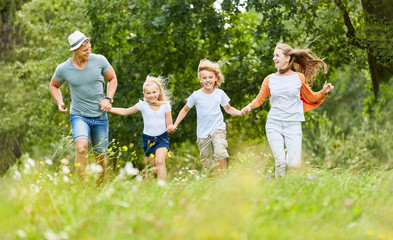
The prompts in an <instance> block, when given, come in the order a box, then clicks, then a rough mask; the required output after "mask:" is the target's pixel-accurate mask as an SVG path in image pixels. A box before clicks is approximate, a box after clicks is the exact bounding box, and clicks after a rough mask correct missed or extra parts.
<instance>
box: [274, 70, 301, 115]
mask: <svg viewBox="0 0 393 240" xmlns="http://www.w3.org/2000/svg"><path fill="white" fill-rule="evenodd" d="M301 87H302V81H301V80H300V78H299V75H298V74H294V75H291V76H277V75H275V74H271V75H269V89H270V95H271V96H270V104H271V108H270V111H269V114H268V118H273V119H277V120H282V121H304V111H303V102H302V100H300V89H301Z"/></svg>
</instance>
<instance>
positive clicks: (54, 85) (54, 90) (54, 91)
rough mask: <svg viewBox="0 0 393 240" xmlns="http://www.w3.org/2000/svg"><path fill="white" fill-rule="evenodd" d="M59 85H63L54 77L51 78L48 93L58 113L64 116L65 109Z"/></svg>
mask: <svg viewBox="0 0 393 240" xmlns="http://www.w3.org/2000/svg"><path fill="white" fill-rule="evenodd" d="M61 85H63V84H62V83H59V82H58V81H56V79H55V77H52V80H51V81H50V84H49V91H50V94H51V95H52V97H53V99H54V100H55V102H56V104H57V106H58V109H59V112H61V113H62V114H66V112H67V108H65V104H64V102H63V96H62V95H61V91H60V87H61Z"/></svg>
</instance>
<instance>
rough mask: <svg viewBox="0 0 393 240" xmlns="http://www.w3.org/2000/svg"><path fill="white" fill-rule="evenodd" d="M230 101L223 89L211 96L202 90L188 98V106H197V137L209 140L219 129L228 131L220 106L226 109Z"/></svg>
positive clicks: (215, 91) (216, 90) (217, 90)
mask: <svg viewBox="0 0 393 240" xmlns="http://www.w3.org/2000/svg"><path fill="white" fill-rule="evenodd" d="M229 101H230V99H229V97H228V96H227V94H226V93H225V92H224V91H223V90H221V89H218V88H216V89H214V91H213V92H212V93H210V94H207V93H204V92H203V91H202V89H199V90H197V91H194V92H193V93H192V94H191V96H190V97H188V98H187V106H188V107H189V108H192V107H193V106H194V105H195V106H196V111H197V137H198V138H207V137H208V136H209V135H212V134H213V133H214V132H215V131H217V130H218V129H223V130H226V125H225V122H224V116H223V115H222V112H221V108H220V105H221V106H223V107H225V106H226V105H228V103H229Z"/></svg>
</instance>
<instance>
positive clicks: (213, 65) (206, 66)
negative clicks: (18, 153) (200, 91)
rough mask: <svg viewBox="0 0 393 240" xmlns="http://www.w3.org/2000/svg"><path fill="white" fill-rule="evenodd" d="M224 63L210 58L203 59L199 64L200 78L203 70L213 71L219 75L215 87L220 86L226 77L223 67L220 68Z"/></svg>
mask: <svg viewBox="0 0 393 240" xmlns="http://www.w3.org/2000/svg"><path fill="white" fill-rule="evenodd" d="M222 64H223V63H222V62H212V61H210V60H208V59H202V60H201V61H200V62H199V66H198V79H200V73H201V72H202V71H203V70H206V71H210V72H213V73H214V74H215V75H216V77H217V81H216V83H215V85H214V87H215V88H216V87H219V86H220V85H221V84H222V83H223V82H224V80H225V77H224V75H223V74H222V72H221V69H220V67H221V65H222Z"/></svg>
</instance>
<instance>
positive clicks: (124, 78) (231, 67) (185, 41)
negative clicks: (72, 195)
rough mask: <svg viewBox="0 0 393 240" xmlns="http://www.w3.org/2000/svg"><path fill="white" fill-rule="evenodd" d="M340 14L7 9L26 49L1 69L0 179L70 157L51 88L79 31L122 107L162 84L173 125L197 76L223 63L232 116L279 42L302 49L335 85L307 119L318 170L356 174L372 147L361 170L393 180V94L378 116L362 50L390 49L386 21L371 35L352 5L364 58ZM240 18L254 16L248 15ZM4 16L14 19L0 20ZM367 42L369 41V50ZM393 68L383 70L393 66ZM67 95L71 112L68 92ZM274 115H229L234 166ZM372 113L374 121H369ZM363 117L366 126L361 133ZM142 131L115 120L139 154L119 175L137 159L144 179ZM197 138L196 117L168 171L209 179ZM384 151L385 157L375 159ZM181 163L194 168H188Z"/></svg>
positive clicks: (147, 7) (18, 4)
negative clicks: (107, 69) (17, 169)
mask: <svg viewBox="0 0 393 240" xmlns="http://www.w3.org/2000/svg"><path fill="white" fill-rule="evenodd" d="M22 2H23V3H25V4H22ZM338 2H339V1H336V2H331V1H327V0H318V1H311V0H310V1H309V0H307V1H286V0H285V1H247V2H244V3H241V2H240V1H226V0H225V1H223V2H222V3H221V5H220V7H219V8H218V7H214V3H215V1H212V0H209V1H201V0H193V1H191V0H189V1H188V0H187V1H175V0H170V1H162V0H154V1H147V2H146V1H136V0H132V1H124V0H113V1H109V2H108V1H96V0H87V1H82V2H81V1H75V0H60V1H54V0H37V1H30V2H26V1H6V3H7V4H5V5H1V6H2V7H3V6H5V7H6V9H8V12H7V14H9V15H10V16H11V15H12V16H13V17H12V23H11V22H10V21H8V23H7V24H11V25H12V27H13V28H12V29H13V31H14V32H13V34H15V35H13V36H17V37H15V38H16V39H17V41H15V42H12V44H11V45H9V48H8V49H11V50H12V52H11V53H12V54H11V55H10V57H9V58H3V59H4V60H3V62H1V65H0V70H1V71H2V72H3V74H2V75H1V76H0V84H1V87H0V94H1V96H4V97H2V98H1V99H0V115H1V116H2V118H1V119H0V134H1V135H0V144H1V145H0V146H1V148H0V159H1V161H0V162H1V163H2V164H3V165H2V166H0V168H1V169H4V168H8V166H9V165H11V164H12V162H13V161H15V159H16V158H17V157H18V156H20V154H21V153H22V152H29V154H31V156H32V157H36V156H42V155H44V156H52V157H53V158H56V159H60V158H59V157H58V156H57V154H59V152H57V149H58V148H59V146H65V145H64V144H65V143H66V142H67V140H68V139H67V137H68V138H69V136H70V132H69V129H70V126H69V119H68V115H66V116H63V115H61V114H59V113H58V112H57V107H56V105H55V103H54V101H53V100H52V99H51V96H50V94H49V91H48V84H49V81H50V78H51V76H52V74H53V72H54V70H55V67H56V66H57V64H59V63H61V62H63V61H65V60H66V59H67V58H68V57H70V56H71V54H72V53H71V52H69V51H68V48H69V46H68V42H67V36H68V35H69V34H70V32H72V31H74V30H76V29H79V30H81V31H82V32H84V33H86V34H87V35H88V36H91V40H92V47H93V51H94V52H96V53H99V54H103V55H105V56H106V57H107V58H108V59H109V61H110V63H111V64H112V66H113V67H114V69H115V71H116V74H117V76H118V80H119V87H118V90H117V92H116V95H115V103H114V106H118V107H129V106H132V105H134V104H135V103H137V101H138V100H139V99H142V97H143V94H142V84H143V82H144V80H145V78H146V76H147V75H148V74H153V75H162V76H164V77H167V78H168V82H167V87H168V88H169V89H170V90H171V91H172V92H173V99H172V109H173V110H172V113H173V116H174V118H175V117H176V116H177V114H178V112H179V111H180V109H181V108H182V107H183V106H184V104H185V101H186V98H187V97H188V96H189V95H190V94H191V93H192V92H193V91H195V90H197V89H198V88H199V87H200V84H199V81H198V79H197V76H196V74H197V72H196V69H197V65H198V63H199V61H200V60H201V59H203V58H208V59H211V60H213V61H224V62H225V63H224V64H223V66H222V70H223V73H224V75H225V77H226V81H225V82H224V84H223V85H222V86H221V87H222V89H223V90H224V91H225V92H226V93H227V94H228V96H229V97H230V98H231V102H230V103H231V105H232V106H234V107H236V108H242V107H243V106H245V105H246V104H247V103H249V101H251V100H252V99H253V98H254V97H255V96H256V95H257V93H258V91H259V88H260V85H261V83H262V81H263V79H264V78H265V77H266V76H267V75H268V74H270V73H272V72H274V71H275V69H274V66H273V64H272V62H271V58H272V53H273V50H274V46H275V45H276V43H277V42H287V43H289V44H290V45H292V46H294V47H306V46H308V47H309V48H311V49H312V50H313V51H314V52H316V53H317V55H319V56H320V57H326V58H325V61H326V62H327V64H328V66H329V73H328V74H327V75H322V74H320V75H319V76H318V79H317V81H316V83H315V84H314V86H313V89H314V90H315V91H317V90H319V89H320V88H321V87H322V84H323V82H324V81H326V80H327V81H329V82H332V83H333V84H334V85H335V87H336V88H335V91H334V92H332V93H331V94H329V97H328V98H327V100H326V101H325V103H324V104H323V105H322V106H321V107H320V108H318V109H317V110H315V111H312V112H311V113H308V114H307V115H306V117H307V119H308V120H307V121H306V122H305V123H304V124H303V129H304V133H305V138H304V141H305V146H307V147H306V149H305V151H306V152H308V153H309V154H310V155H312V154H314V155H315V156H316V158H318V157H319V159H316V160H315V161H313V162H314V163H318V164H323V163H325V164H326V163H327V162H329V161H331V163H329V164H328V165H329V166H345V164H351V162H350V161H347V159H354V158H355V157H359V156H360V157H359V159H364V158H365V157H367V156H368V155H367V156H366V155H364V154H365V153H363V152H362V151H361V149H364V148H365V147H367V149H372V150H371V152H370V153H368V154H370V157H373V159H372V161H370V162H371V164H368V163H367V162H366V161H364V160H361V164H360V165H356V166H358V167H359V168H362V167H368V168H369V167H379V166H380V163H382V164H383V165H384V166H385V167H386V168H391V163H390V162H386V161H385V160H384V158H386V157H389V156H390V155H389V154H390V152H391V151H390V150H387V147H385V146H387V145H386V142H384V140H383V138H382V136H383V137H386V134H385V133H383V132H379V131H377V130H376V129H375V128H376V126H374V125H373V123H374V118H375V119H378V120H377V121H376V122H379V123H381V124H382V125H383V124H384V123H383V120H382V119H386V118H384V117H382V115H388V114H389V113H391V110H390V108H389V98H390V96H391V89H392V86H391V84H390V83H389V82H387V83H386V85H383V88H381V96H380V98H378V99H377V102H376V103H377V104H378V105H376V106H377V108H376V109H375V110H373V106H374V104H375V99H376V98H375V97H373V96H371V94H370V92H371V90H372V88H373V87H374V86H372V85H371V84H370V83H367V82H369V80H370V78H371V75H372V74H370V73H369V72H370V71H369V70H368V65H367V59H368V55H367V53H368V52H367V51H365V50H363V49H362V48H363V46H372V43H376V42H377V40H378V36H379V35H380V34H379V32H383V33H386V34H387V35H386V38H385V36H383V37H381V39H384V41H385V40H386V39H387V38H388V37H389V36H390V35H389V34H390V32H389V26H387V25H386V26H385V25H384V24H385V23H386V21H385V20H383V21H382V20H380V19H377V20H378V22H377V23H381V25H378V27H375V28H374V30H375V31H372V30H373V28H372V27H371V26H372V25H368V23H369V21H371V20H373V19H371V18H367V21H368V22H366V17H369V16H366V15H365V13H364V10H363V8H362V6H361V4H360V3H359V2H358V1H343V4H344V6H345V7H346V9H347V10H348V11H349V12H348V13H349V16H350V20H351V21H352V24H353V26H354V27H355V28H356V30H357V34H358V35H357V38H358V39H363V40H362V41H360V40H359V42H360V43H362V44H363V45H362V47H361V48H359V47H358V46H356V45H354V44H352V43H351V42H350V41H349V38H348V35H347V29H346V26H345V22H344V20H343V18H342V10H341V9H340V7H338V5H337V3H338ZM10 4H11V5H10ZM12 4H15V5H12ZM216 4H217V3H216ZM12 6H15V7H12ZM216 6H217V5H216ZM240 7H243V8H244V7H246V10H245V11H243V10H242V11H240ZM3 9H4V8H2V11H3ZM10 9H11V10H12V11H11V10H10ZM18 9H20V10H18ZM11 12H12V14H10V13H11ZM2 16H5V15H4V14H3V12H2ZM326 19H329V21H326ZM370 19H371V20H370ZM374 20H375V21H377V20H376V19H374ZM388 20H389V19H388ZM389 21H390V20H389ZM366 37H368V38H366ZM367 39H369V40H370V41H369V42H366V40H367ZM390 48H391V46H390V45H386V44H380V46H379V47H378V48H373V49H374V50H375V53H376V54H377V53H378V54H380V53H383V51H384V49H387V50H389V49H390ZM370 49H371V47H370ZM389 52H392V51H389ZM7 54H8V53H7ZM388 56H389V54H387V55H386V59H385V58H383V59H382V58H381V59H379V61H385V60H386V61H389V59H390V58H389V57H388ZM386 63H387V64H388V63H389V62H386ZM61 90H62V93H63V97H64V100H65V102H66V104H67V105H68V106H69V103H70V95H69V91H68V89H67V85H66V84H65V85H64V86H62V88H61ZM363 105H365V109H364V107H363ZM370 106H371V107H370ZM269 108H270V107H269V102H268V100H267V101H266V102H265V103H264V105H263V106H261V107H260V108H259V109H257V110H256V111H253V112H252V113H251V114H249V115H247V116H246V117H243V118H239V117H233V116H229V115H227V114H226V113H224V117H225V121H226V123H227V129H228V139H229V142H230V147H229V151H230V153H231V155H232V154H233V153H236V152H237V151H242V149H241V148H239V149H238V148H237V147H238V146H245V148H247V146H249V147H253V146H254V145H256V144H260V143H263V144H265V145H266V139H265V130H264V126H265V121H266V116H267V113H268V110H269ZM363 111H364V112H366V113H367V114H365V115H363V113H362V112H363ZM373 111H374V112H373ZM323 112H326V115H323V114H322V113H323ZM364 117H367V119H369V121H368V122H365V121H363V119H364ZM59 125H60V127H59ZM142 125H143V122H142V117H141V115H140V114H135V115H132V116H126V117H122V116H116V115H110V137H111V139H114V140H113V141H112V142H113V143H116V145H118V146H129V144H130V143H132V144H134V146H135V147H133V151H136V152H135V155H136V156H135V157H134V155H133V151H132V152H130V151H127V153H126V152H122V154H120V155H116V154H118V152H116V151H114V152H115V153H116V154H115V155H114V156H111V157H113V162H111V164H112V165H113V166H114V167H117V166H120V167H121V166H123V165H124V164H125V163H126V162H129V161H130V160H131V159H132V161H133V163H134V165H136V166H137V167H138V168H142V166H141V165H140V161H141V158H142V157H143V156H142V154H141V153H142V149H141V147H140V142H141V132H142V128H143V126H142ZM358 126H361V129H362V131H361V132H362V134H365V133H367V132H368V131H370V132H371V133H374V132H376V133H375V134H371V139H373V141H376V142H378V143H381V145H382V146H379V147H376V148H373V147H370V146H369V145H370V143H368V142H361V141H360V139H363V138H361V137H360V136H362V135H361V134H360V133H359V134H360V135H359V136H358V135H356V133H357V132H358V129H357V127H358ZM387 128H389V126H387ZM195 130H196V112H195V109H193V110H192V111H191V112H190V113H189V114H188V116H187V117H186V118H185V119H184V121H183V122H182V123H181V125H180V126H179V130H178V131H177V132H176V134H174V135H171V150H172V154H173V156H174V158H172V159H168V161H169V163H170V165H171V166H176V169H181V168H183V167H189V168H200V165H199V164H200V163H199V161H198V151H197V149H196V145H195V144H194V142H195V138H196V136H195V132H196V131H195ZM319 134H321V136H319ZM320 138H321V139H320ZM347 141H349V142H350V143H351V144H349V145H351V146H352V147H351V148H350V149H352V150H353V151H352V150H351V151H352V152H353V153H351V154H349V153H348V154H346V155H345V157H340V156H334V157H333V158H332V159H330V158H329V157H328V156H330V155H329V154H330V153H329V151H330V152H331V151H333V150H334V148H335V147H339V146H338V145H340V144H343V142H345V143H346V144H347ZM314 142H317V143H316V144H315V143H314ZM322 143H323V144H322ZM190 146H191V147H190ZM235 146H236V147H235ZM316 146H318V147H316ZM321 146H323V147H321ZM321 149H323V151H322V150H321ZM71 150H72V144H71V145H70V146H69V147H68V150H67V151H65V152H61V154H63V155H61V156H64V155H67V156H66V157H67V158H69V159H72V158H73V151H71ZM385 150H386V153H385V154H379V153H378V151H385ZM366 152H367V151H366ZM377 153H378V154H377ZM359 154H360V155H359ZM358 155H359V156H358ZM177 158H180V159H183V158H185V159H188V161H182V162H180V163H179V162H177V160H176V159H177Z"/></svg>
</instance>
